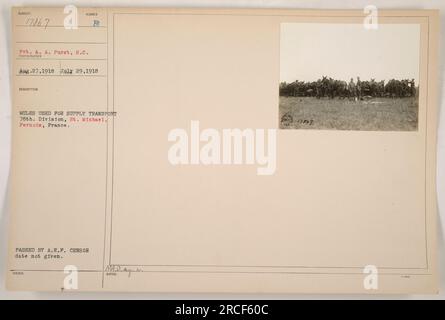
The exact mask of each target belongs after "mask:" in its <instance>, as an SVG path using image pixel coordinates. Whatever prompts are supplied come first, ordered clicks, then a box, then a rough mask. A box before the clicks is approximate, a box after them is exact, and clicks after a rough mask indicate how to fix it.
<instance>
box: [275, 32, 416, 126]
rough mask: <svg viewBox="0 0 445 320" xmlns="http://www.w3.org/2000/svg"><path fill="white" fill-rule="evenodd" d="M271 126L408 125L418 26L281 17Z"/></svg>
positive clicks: (413, 95)
mask: <svg viewBox="0 0 445 320" xmlns="http://www.w3.org/2000/svg"><path fill="white" fill-rule="evenodd" d="M280 32H281V33H280V84H279V128H280V129H316V130H363V131H416V130H417V128H418V114H419V68H420V26H419V25H418V24H379V25H378V28H377V29H369V28H365V26H364V25H363V24H352V23H351V24H333V23H282V24H281V30H280Z"/></svg>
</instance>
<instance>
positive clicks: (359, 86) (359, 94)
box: [355, 77, 362, 101]
mask: <svg viewBox="0 0 445 320" xmlns="http://www.w3.org/2000/svg"><path fill="white" fill-rule="evenodd" d="M355 91H356V96H357V100H358V101H360V100H362V82H361V81H360V77H357V85H356V89H355Z"/></svg>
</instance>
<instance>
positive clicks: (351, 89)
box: [348, 78, 357, 100]
mask: <svg viewBox="0 0 445 320" xmlns="http://www.w3.org/2000/svg"><path fill="white" fill-rule="evenodd" d="M356 89H357V88H356V86H355V83H354V79H353V78H351V81H349V84H348V91H349V98H352V99H354V100H355V99H356Z"/></svg>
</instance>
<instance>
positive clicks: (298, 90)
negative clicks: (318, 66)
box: [280, 76, 417, 100]
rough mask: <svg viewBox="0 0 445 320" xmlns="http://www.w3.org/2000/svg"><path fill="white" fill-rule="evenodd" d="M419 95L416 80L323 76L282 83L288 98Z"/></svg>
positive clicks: (281, 92) (356, 98) (363, 97)
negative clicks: (309, 80)
mask: <svg viewBox="0 0 445 320" xmlns="http://www.w3.org/2000/svg"><path fill="white" fill-rule="evenodd" d="M416 94H417V87H416V83H415V80H414V79H411V80H409V79H402V80H397V79H391V80H389V81H388V82H385V80H382V81H376V80H375V79H371V80H368V81H362V80H360V77H357V78H356V80H354V79H353V78H351V80H350V81H349V83H348V82H346V81H343V80H336V79H333V78H331V77H329V78H328V77H327V76H323V77H322V78H321V79H318V80H317V81H312V82H306V81H299V80H296V81H294V82H291V83H286V82H281V83H280V96H286V97H290V96H292V97H316V98H319V99H320V98H330V99H334V98H349V99H355V100H362V99H365V98H376V97H388V98H405V97H414V96H416Z"/></svg>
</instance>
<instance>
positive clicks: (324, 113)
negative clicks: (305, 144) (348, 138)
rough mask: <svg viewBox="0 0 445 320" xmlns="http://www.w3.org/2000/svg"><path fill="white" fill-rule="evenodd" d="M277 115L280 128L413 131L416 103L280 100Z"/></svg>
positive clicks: (397, 100) (400, 100) (398, 100)
mask: <svg viewBox="0 0 445 320" xmlns="http://www.w3.org/2000/svg"><path fill="white" fill-rule="evenodd" d="M279 114H280V118H279V125H280V128H281V129H328V130H329V129H331V130H367V131H415V130H417V120H418V103H417V98H395V99H392V98H372V99H369V100H365V101H353V100H348V99H337V98H336V99H332V100H331V99H328V98H322V99H317V98H312V97H280V112H279Z"/></svg>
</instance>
